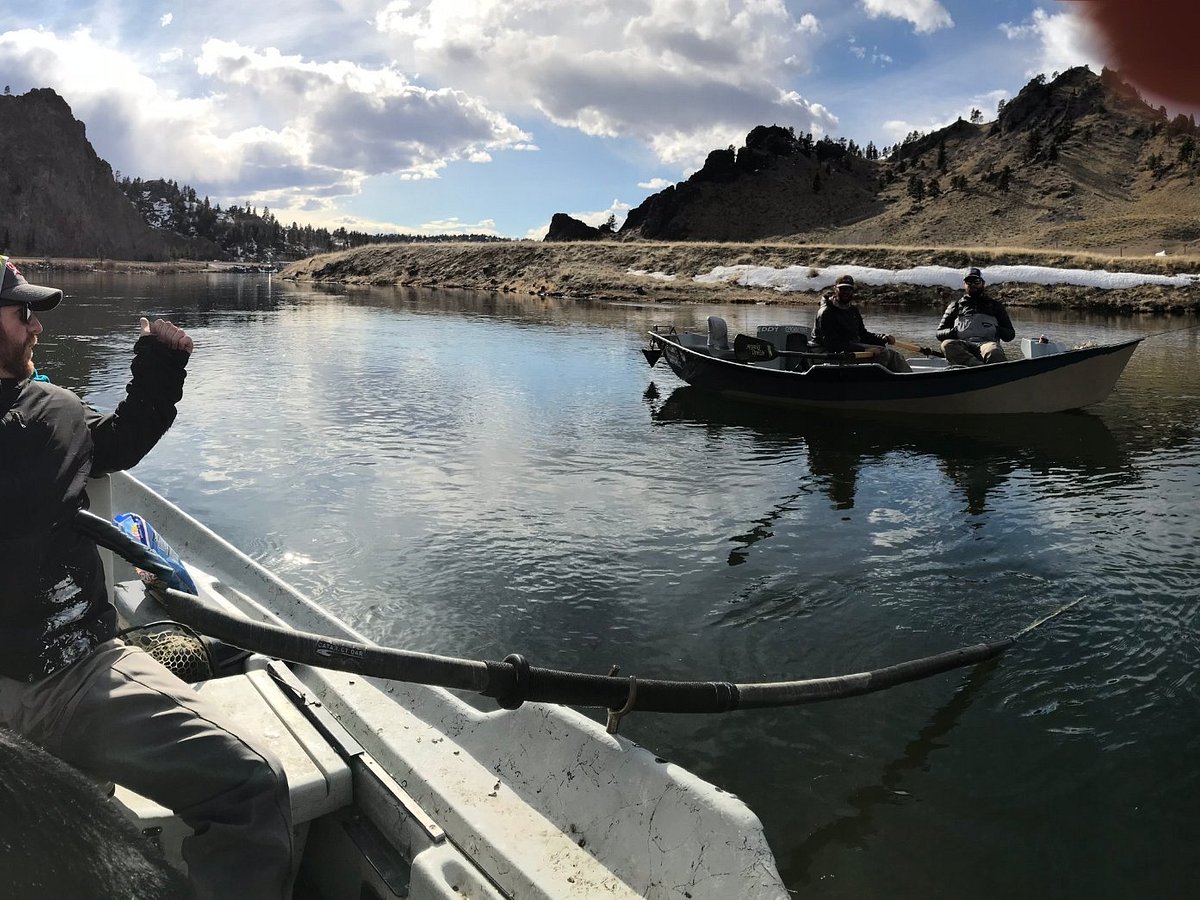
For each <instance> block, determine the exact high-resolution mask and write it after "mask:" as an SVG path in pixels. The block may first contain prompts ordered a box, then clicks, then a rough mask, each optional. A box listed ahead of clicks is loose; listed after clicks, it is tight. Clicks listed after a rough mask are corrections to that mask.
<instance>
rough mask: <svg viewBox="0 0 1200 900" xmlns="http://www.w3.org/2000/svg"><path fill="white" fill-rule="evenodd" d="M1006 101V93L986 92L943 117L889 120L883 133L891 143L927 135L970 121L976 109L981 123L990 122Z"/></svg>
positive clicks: (884, 125) (884, 126) (885, 123)
mask: <svg viewBox="0 0 1200 900" xmlns="http://www.w3.org/2000/svg"><path fill="white" fill-rule="evenodd" d="M1007 99H1008V92H1007V91H988V92H987V93H984V94H976V95H975V96H974V97H971V98H970V100H969V101H968V102H967V104H966V106H964V107H960V108H958V109H955V110H953V111H951V112H949V113H947V114H946V115H944V116H940V117H935V118H930V119H928V120H926V121H924V122H910V121H906V120H904V119H890V120H888V121H886V122H884V123H883V131H884V133H885V134H887V136H888V137H889V138H891V139H892V140H893V141H900V140H903V139H904V138H905V137H907V136H908V135H909V134H910V133H912V132H914V131H918V132H920V133H921V134H929V133H931V132H934V131H937V130H938V129H940V128H945V127H946V126H947V125H953V124H954V122H956V121H957V120H958V119H964V120H966V121H970V119H971V110H972V109H978V110H979V111H980V112H981V113H983V121H984V122H990V121H991V120H992V119H995V118H996V106H997V105H998V104H999V102H1000V101H1001V100H1007Z"/></svg>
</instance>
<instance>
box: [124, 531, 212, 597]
mask: <svg viewBox="0 0 1200 900" xmlns="http://www.w3.org/2000/svg"><path fill="white" fill-rule="evenodd" d="M113 521H114V522H116V523H117V526H118V527H119V528H120V529H121V530H122V531H124V532H125V533H126V534H127V535H129V536H130V537H131V538H133V539H134V540H135V541H137V542H138V543H139V544H141V545H142V546H143V547H147V548H149V549H150V550H153V551H154V552H155V553H157V554H158V555H159V556H160V557H162V559H163V561H164V562H165V563H167V564H168V565H169V566H170V567H171V570H172V571H173V572H174V576H173V577H172V578H169V579H166V581H167V587H170V588H174V589H175V590H177V591H184V592H186V593H188V594H196V593H198V591H197V590H196V583H195V582H194V581H192V576H191V575H189V574H188V571H187V569H185V568H184V566H183V560H181V559H180V558H179V554H178V553H176V552H175V551H174V550H172V549H171V545H170V544H168V543H167V542H166V541H165V540H163V539H162V538H160V537H159V536H158V532H156V531H155V530H154V528H153V527H152V526H151V525H150V523H149V522H147V521H146V520H145V519H143V518H142V517H141V516H139V515H138V514H137V513H121V514H120V515H119V516H114V517H113ZM137 573H138V575H139V576H140V577H141V579H142V580H143V581H152V580H153V579H154V578H156V577H157V576H156V575H154V574H153V573H151V572H145V571H143V570H141V569H138V570H137Z"/></svg>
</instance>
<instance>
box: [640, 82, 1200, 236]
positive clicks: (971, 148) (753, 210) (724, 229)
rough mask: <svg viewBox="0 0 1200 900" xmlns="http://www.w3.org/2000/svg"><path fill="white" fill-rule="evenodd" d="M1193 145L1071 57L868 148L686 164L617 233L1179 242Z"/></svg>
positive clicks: (1195, 224)
mask: <svg viewBox="0 0 1200 900" xmlns="http://www.w3.org/2000/svg"><path fill="white" fill-rule="evenodd" d="M756 130H757V129H756ZM753 134H754V133H753V132H752V135H753ZM748 143H749V138H748ZM1197 144H1200V131H1198V130H1197V129H1196V127H1195V124H1194V123H1193V122H1192V121H1191V120H1190V119H1188V118H1186V117H1183V116H1179V117H1176V118H1175V119H1168V118H1167V115H1166V111H1165V110H1163V109H1161V108H1160V109H1154V108H1153V107H1150V106H1149V105H1147V104H1146V103H1144V102H1143V101H1142V100H1141V98H1140V97H1139V96H1138V95H1137V92H1136V91H1135V90H1134V89H1133V88H1131V87H1129V86H1128V85H1126V84H1124V83H1123V82H1122V81H1121V80H1120V78H1119V77H1118V76H1117V75H1116V74H1115V73H1113V72H1111V71H1108V70H1106V71H1105V72H1104V74H1103V75H1100V76H1097V75H1095V74H1093V73H1092V72H1090V71H1089V70H1088V69H1086V68H1082V67H1081V68H1076V69H1071V70H1068V71H1067V72H1064V73H1062V74H1061V75H1059V76H1058V77H1057V78H1055V79H1054V80H1053V81H1050V82H1046V81H1045V80H1044V79H1043V78H1041V77H1039V78H1037V79H1034V80H1033V81H1031V82H1030V83H1029V84H1028V85H1026V86H1025V88H1023V89H1022V91H1021V92H1020V93H1019V94H1018V95H1017V96H1016V97H1014V98H1013V99H1012V100H1011V101H1010V102H1008V103H1007V104H1006V105H1005V106H1004V109H1003V111H1002V112H1001V113H1000V115H999V116H998V118H997V120H996V121H995V122H991V123H986V124H971V123H968V122H963V121H961V120H960V121H959V122H956V123H954V124H952V125H950V126H948V127H946V128H943V129H941V130H939V131H937V132H934V133H932V134H929V135H925V136H922V137H916V138H914V139H911V140H908V141H906V142H905V143H904V144H902V145H900V146H899V147H897V148H895V149H894V151H893V152H892V153H891V154H890V155H888V156H887V157H885V158H881V159H878V160H874V159H869V158H865V157H864V156H863V155H857V156H851V157H849V158H847V159H844V160H841V161H839V162H837V163H832V164H831V163H830V162H829V161H826V162H824V163H819V162H817V161H816V160H815V159H814V158H808V157H806V156H804V155H797V154H791V155H784V156H780V157H778V158H777V159H776V160H775V161H774V162H773V164H771V165H764V166H763V167H762V168H759V169H757V170H755V171H739V172H737V173H736V177H732V178H730V179H728V180H725V181H720V180H715V179H711V178H707V179H706V178H702V179H701V183H700V184H699V185H697V184H694V182H695V181H696V178H697V176H693V177H692V178H691V179H689V180H688V181H687V182H683V183H681V184H679V185H676V186H674V187H673V188H668V189H667V191H664V192H662V193H661V194H658V195H655V196H654V197H651V198H648V199H647V201H646V202H645V203H644V204H642V206H641V207H638V209H637V210H634V212H633V213H631V214H630V217H629V220H627V221H626V223H625V225H624V226H623V227H622V228H621V231H620V235H621V236H622V237H624V238H642V239H645V238H654V239H660V238H661V239H669V240H733V239H741V240H747V239H751V240H752V239H761V238H766V237H773V238H776V239H783V240H788V239H796V238H802V239H805V240H812V241H819V242H821V243H832V244H843V243H845V244H876V243H884V242H886V243H888V244H897V245H906V244H908V245H930V244H937V245H957V246H984V247H987V246H992V247H995V246H1024V247H1033V248H1044V249H1050V250H1053V249H1081V250H1095V251H1098V252H1103V253H1111V254H1113V255H1141V254H1145V253H1154V252H1157V251H1158V250H1162V249H1166V250H1168V251H1169V252H1172V253H1175V252H1186V251H1189V250H1194V249H1195V248H1196V247H1197V246H1200V244H1198V241H1200V191H1198V190H1197V186H1196V178H1197V175H1198V174H1200V148H1198V147H1197ZM740 159H741V151H738V154H737V160H738V161H739V162H740ZM710 161H711V157H710ZM705 168H706V169H707V168H709V166H708V165H707V164H706V166H705ZM814 169H816V170H818V171H820V173H821V175H822V179H823V180H822V182H821V184H820V186H819V190H818V191H815V192H814V190H813V185H812V172H813V171H814ZM697 175H699V176H702V175H703V170H701V172H699V173H697ZM917 182H919V186H917V185H916V183H917Z"/></svg>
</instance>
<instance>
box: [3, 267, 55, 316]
mask: <svg viewBox="0 0 1200 900" xmlns="http://www.w3.org/2000/svg"><path fill="white" fill-rule="evenodd" d="M0 261H3V265H4V282H3V284H2V285H0V303H2V304H4V305H6V306H9V305H20V306H28V307H29V308H30V309H32V310H33V311H34V312H45V311H46V310H48V309H54V307H56V306H58V304H59V302H60V301H61V300H62V298H63V292H62V291H60V290H59V289H58V288H49V287H42V286H41V285H37V284H30V283H29V282H28V281H26V280H25V276H24V275H22V274H21V270H20V269H18V268H17V267H16V265H15V264H14V263H13V261H12V260H11V259H9V258H8V257H7V256H0Z"/></svg>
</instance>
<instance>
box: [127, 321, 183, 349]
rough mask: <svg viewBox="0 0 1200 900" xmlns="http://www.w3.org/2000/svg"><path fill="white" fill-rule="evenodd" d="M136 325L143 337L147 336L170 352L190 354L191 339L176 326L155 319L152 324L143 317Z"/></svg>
mask: <svg viewBox="0 0 1200 900" xmlns="http://www.w3.org/2000/svg"><path fill="white" fill-rule="evenodd" d="M138 324H139V325H141V327H142V335H143V336H146V335H149V336H151V337H153V338H154V339H155V340H156V341H158V342H159V343H161V344H166V345H167V346H168V347H170V348H171V349H172V350H182V351H184V352H185V353H191V352H192V339H191V338H190V337H189V336H188V333H187V332H186V331H184V330H183V329H182V328H180V327H179V326H178V325H175V324H172V323H171V322H168V321H167V320H166V319H155V320H154V322H153V323H152V322H151V321H150V320H149V319H147V318H146V317H145V316H143V317H142V318H141V319H139V320H138Z"/></svg>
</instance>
